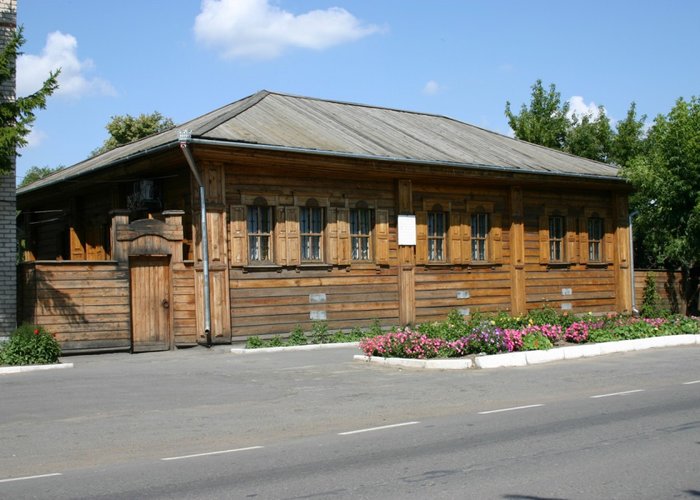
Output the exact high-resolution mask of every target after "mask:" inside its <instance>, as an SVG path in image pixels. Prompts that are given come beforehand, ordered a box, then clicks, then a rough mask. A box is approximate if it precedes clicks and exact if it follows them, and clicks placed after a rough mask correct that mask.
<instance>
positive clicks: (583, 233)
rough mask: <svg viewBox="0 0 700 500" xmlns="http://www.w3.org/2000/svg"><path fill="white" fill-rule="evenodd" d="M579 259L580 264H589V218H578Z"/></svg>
mask: <svg viewBox="0 0 700 500" xmlns="http://www.w3.org/2000/svg"><path fill="white" fill-rule="evenodd" d="M578 227H579V233H578V261H579V264H588V219H587V218H586V217H579V219H578Z"/></svg>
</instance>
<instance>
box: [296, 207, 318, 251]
mask: <svg viewBox="0 0 700 500" xmlns="http://www.w3.org/2000/svg"><path fill="white" fill-rule="evenodd" d="M299 226H300V227H299V232H300V234H301V260H302V261H313V262H320V261H322V260H323V255H322V253H321V248H322V245H321V240H322V238H323V209H322V208H320V207H301V209H300V212H299Z"/></svg>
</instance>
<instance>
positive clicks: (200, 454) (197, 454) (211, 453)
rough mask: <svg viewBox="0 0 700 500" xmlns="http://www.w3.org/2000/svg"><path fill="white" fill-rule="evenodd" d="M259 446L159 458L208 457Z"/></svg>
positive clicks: (258, 447)
mask: <svg viewBox="0 0 700 500" xmlns="http://www.w3.org/2000/svg"><path fill="white" fill-rule="evenodd" d="M260 448H262V446H250V447H248V448H236V449H235V450H221V451H210V452H207V453H195V454H194V455H182V456H180V457H168V458H161V460H163V461H167V460H182V459H185V458H197V457H208V456H211V455H223V454H225V453H236V452H237V451H248V450H259V449H260Z"/></svg>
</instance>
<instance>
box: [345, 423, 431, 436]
mask: <svg viewBox="0 0 700 500" xmlns="http://www.w3.org/2000/svg"><path fill="white" fill-rule="evenodd" d="M415 424H420V422H403V423H401V424H391V425H382V426H381V427H369V428H367V429H358V430H356V431H348V432H339V433H338V436H349V435H350V434H359V433H361V432H372V431H381V430H384V429H392V428H394V427H403V426H405V425H415Z"/></svg>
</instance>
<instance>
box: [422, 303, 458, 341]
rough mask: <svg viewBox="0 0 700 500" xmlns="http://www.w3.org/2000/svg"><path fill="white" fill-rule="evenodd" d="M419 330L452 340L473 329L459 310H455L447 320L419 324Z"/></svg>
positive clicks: (428, 334)
mask: <svg viewBox="0 0 700 500" xmlns="http://www.w3.org/2000/svg"><path fill="white" fill-rule="evenodd" d="M418 331H419V332H420V333H422V334H423V335H425V336H427V337H430V338H434V339H437V338H440V339H444V340H448V341H451V340H457V339H460V338H462V337H464V336H465V335H467V334H468V333H469V332H470V331H471V327H470V324H469V323H467V322H466V321H465V320H464V316H462V314H461V313H460V312H459V311H457V310H453V311H450V313H449V314H448V315H447V320H446V321H434V322H432V323H423V324H422V325H419V326H418Z"/></svg>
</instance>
